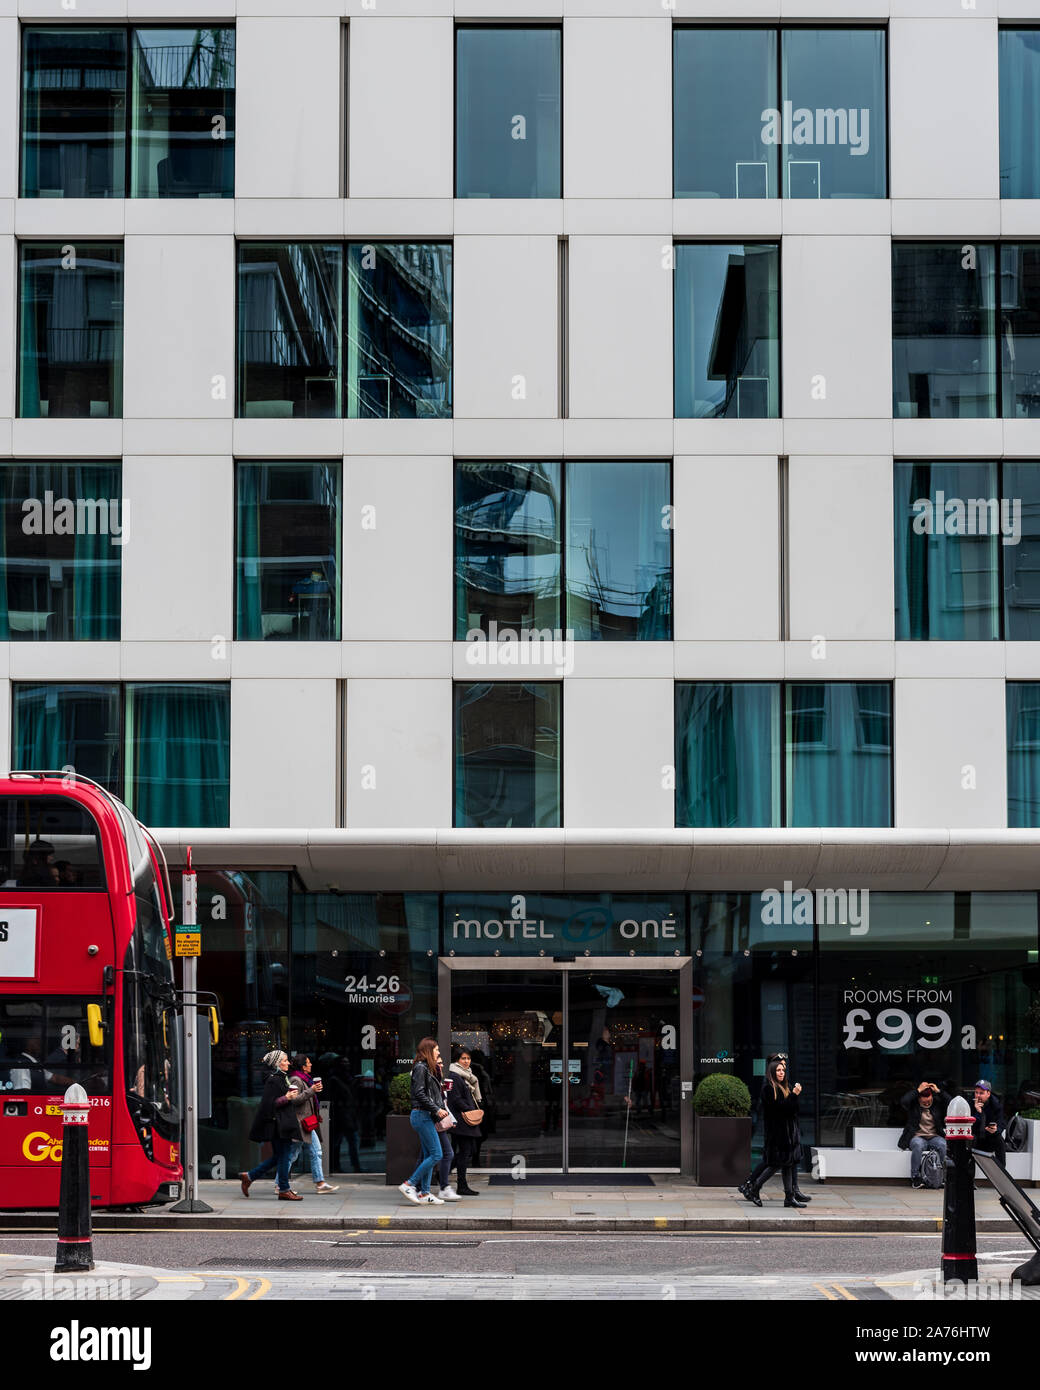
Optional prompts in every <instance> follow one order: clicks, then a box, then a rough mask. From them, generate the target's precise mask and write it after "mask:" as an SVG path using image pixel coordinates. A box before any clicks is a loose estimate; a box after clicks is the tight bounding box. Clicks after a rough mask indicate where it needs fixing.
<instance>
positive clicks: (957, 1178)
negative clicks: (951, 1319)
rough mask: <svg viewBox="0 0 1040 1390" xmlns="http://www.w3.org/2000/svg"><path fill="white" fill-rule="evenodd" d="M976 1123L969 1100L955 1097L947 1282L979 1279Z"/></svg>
mask: <svg viewBox="0 0 1040 1390" xmlns="http://www.w3.org/2000/svg"><path fill="white" fill-rule="evenodd" d="M972 1134H973V1125H972V1119H971V1111H970V1110H969V1109H968V1102H967V1101H966V1100H964V1099H963V1097H961V1096H955V1097H954V1099H953V1100H952V1102H951V1103H950V1108H949V1110H948V1111H947V1112H946V1147H947V1153H948V1155H949V1159H950V1162H949V1165H948V1166H947V1168H946V1182H945V1185H944V1187H943V1229H942V1272H943V1283H944V1284H949V1283H950V1282H951V1281H952V1280H955V1279H956V1280H961V1281H963V1282H964V1283H965V1284H967V1283H969V1282H971V1281H975V1282H978V1277H979V1262H978V1260H977V1258H976V1255H975V1160H974V1159H973V1158H972Z"/></svg>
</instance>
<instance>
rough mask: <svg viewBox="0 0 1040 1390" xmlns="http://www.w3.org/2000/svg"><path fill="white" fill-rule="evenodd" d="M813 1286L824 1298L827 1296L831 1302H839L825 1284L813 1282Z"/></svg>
mask: <svg viewBox="0 0 1040 1390" xmlns="http://www.w3.org/2000/svg"><path fill="white" fill-rule="evenodd" d="M813 1288H814V1289H819V1291H820V1293H822V1294H823V1296H824V1298H829V1299H830V1301H831V1302H832V1303H837V1302H839V1299H838V1297H837V1295H836V1294H833V1293H831V1291H830V1289H829V1288H828V1287H827V1285H826V1284H814V1285H813Z"/></svg>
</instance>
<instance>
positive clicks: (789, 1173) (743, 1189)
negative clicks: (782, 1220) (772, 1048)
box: [738, 1054, 812, 1209]
mask: <svg viewBox="0 0 1040 1390" xmlns="http://www.w3.org/2000/svg"><path fill="white" fill-rule="evenodd" d="M801 1093H802V1086H801V1082H798V1081H796V1082H795V1084H794V1085H793V1086H788V1084H787V1058H786V1056H784V1055H783V1054H777V1055H775V1056H773V1057H770V1059H769V1061H768V1063H767V1065H766V1079H765V1081H764V1082H763V1083H762V1095H761V1099H760V1104H761V1106H762V1124H763V1127H764V1129H765V1142H764V1144H763V1148H762V1161H761V1162H760V1163H759V1165H758V1166H757V1168H755V1170H754V1172H753V1173H752V1174H751V1176H750V1177H749V1178H748V1179H747V1181H746V1182H743V1183H741V1185H740V1187H739V1188H738V1191H739V1192H740V1193H741V1195H742V1196H744V1197H746V1198H747V1200H748V1201H749V1202H753V1203H754V1204H755V1206H756V1207H760V1206H761V1205H762V1199H761V1197H760V1196H759V1195H758V1194H759V1192H760V1191H761V1189H762V1187H763V1186H764V1185H765V1184H766V1183H767V1182H768V1181H769V1179H770V1178H771V1177H772V1176H773V1174H774V1173H775V1172H776V1171H777V1169H778V1168H779V1170H780V1172H781V1173H782V1174H783V1180H784V1206H785V1207H798V1208H799V1209H802V1208H804V1207H805V1204H806V1202H809V1201H811V1200H812V1199H811V1198H810V1197H806V1196H805V1194H804V1193H802V1192H799V1190H798V1163H799V1160H800V1159H801V1156H802V1136H801V1133H800V1132H799V1129H798V1097H799V1096H800V1095H801Z"/></svg>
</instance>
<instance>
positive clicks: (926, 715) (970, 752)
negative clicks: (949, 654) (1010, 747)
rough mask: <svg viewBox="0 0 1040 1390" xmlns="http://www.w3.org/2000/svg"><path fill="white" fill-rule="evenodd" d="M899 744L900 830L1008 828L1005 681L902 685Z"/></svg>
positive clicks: (896, 714) (897, 686) (897, 692)
mask: <svg viewBox="0 0 1040 1390" xmlns="http://www.w3.org/2000/svg"><path fill="white" fill-rule="evenodd" d="M894 738H895V759H896V765H895V824H896V825H897V826H899V827H900V828H902V827H904V826H906V827H919V828H924V827H927V826H936V825H941V826H947V827H949V828H951V829H961V830H963V829H969V828H971V829H984V828H986V827H1004V826H1006V825H1007V761H1006V740H1007V715H1006V711H1005V703H1004V682H1003V681H1001V680H971V679H969V680H914V679H906V680H897V681H896V684H895V709H894ZM973 783H974V785H972V784H973Z"/></svg>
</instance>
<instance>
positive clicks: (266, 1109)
mask: <svg viewBox="0 0 1040 1390" xmlns="http://www.w3.org/2000/svg"><path fill="white" fill-rule="evenodd" d="M263 1065H264V1066H265V1067H266V1068H267V1076H266V1079H265V1081H264V1092H263V1095H262V1096H261V1097H260V1105H259V1108H258V1109H257V1112H256V1114H255V1116H254V1117H253V1124H252V1126H251V1128H250V1130H249V1137H250V1139H252V1141H253V1142H254V1144H270V1145H271V1157H270V1158H265V1159H264V1160H263V1162H262V1163H258V1164H257V1165H256V1167H255V1168H251V1169H250V1170H249V1172H248V1173H239V1175H238V1178H239V1182H240V1183H241V1184H242V1195H243V1197H248V1196H249V1189H250V1187H251V1186H252V1184H253V1183H254V1182H256V1180H257V1178H262V1177H265V1176H266V1175H267V1174H268V1173H271V1172H274V1173H275V1174H276V1176H275V1191H276V1192H277V1193H278V1197H279V1200H281V1201H285V1202H300V1201H302V1200H303V1199H302V1198H301V1197H300V1194H299V1193H298V1192H294V1191H293V1190H292V1188H291V1187H290V1186H289V1165H290V1162H291V1160H292V1146H293V1140H298V1139H301V1138H302V1134H301V1131H300V1122H299V1119H298V1118H297V1116H298V1113H299V1111H298V1107H300V1106H302V1105H303V1104H304V1103H305V1099H304V1097H303V1096H302V1095H301V1094H300V1084H299V1082H298V1081H290V1079H289V1077H288V1075H287V1073H288V1071H289V1057H288V1055H287V1054H286V1053H285V1052H280V1051H278V1050H277V1049H275V1051H273V1052H268V1053H267V1054H266V1055H265V1057H264V1059H263Z"/></svg>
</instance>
